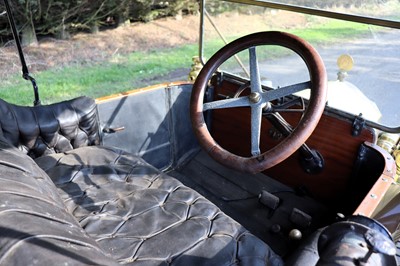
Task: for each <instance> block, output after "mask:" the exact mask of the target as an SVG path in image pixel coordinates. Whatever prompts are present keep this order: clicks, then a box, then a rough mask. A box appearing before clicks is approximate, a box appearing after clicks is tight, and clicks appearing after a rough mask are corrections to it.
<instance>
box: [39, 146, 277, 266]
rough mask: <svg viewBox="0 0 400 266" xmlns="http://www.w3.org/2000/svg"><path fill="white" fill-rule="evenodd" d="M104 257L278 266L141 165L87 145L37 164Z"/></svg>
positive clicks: (221, 217) (230, 225)
mask: <svg viewBox="0 0 400 266" xmlns="http://www.w3.org/2000/svg"><path fill="white" fill-rule="evenodd" d="M36 163H37V164H38V165H39V166H40V167H41V168H42V169H43V170H45V171H46V173H47V174H48V175H49V176H50V178H51V179H52V180H53V182H54V183H55V184H56V186H57V188H58V190H59V193H60V195H61V197H62V199H63V201H64V203H65V205H66V206H67V208H68V210H69V212H70V213H72V214H73V215H74V216H75V217H76V219H78V221H79V223H80V224H81V226H82V227H83V228H84V229H85V231H86V232H87V233H88V234H89V235H90V236H91V237H92V238H94V239H95V240H96V241H97V243H98V244H99V245H100V247H101V248H102V249H103V250H104V251H105V252H106V254H107V255H109V256H112V257H113V258H114V259H116V260H117V261H118V262H119V263H123V264H134V265H252V266H254V265H280V264H281V259H280V258H279V257H278V256H276V255H275V253H274V252H273V251H272V250H271V249H270V248H269V247H268V246H267V245H266V244H265V243H264V242H262V241H261V240H259V239H258V238H257V237H255V236H254V235H252V234H250V233H249V232H248V231H247V230H245V229H244V228H243V227H242V226H241V225H240V224H238V223H237V222H235V221H234V220H233V219H231V218H230V217H228V216H227V215H225V214H224V213H222V212H221V211H220V210H219V209H218V208H217V207H216V206H215V205H214V204H212V203H211V202H209V201H208V200H207V199H205V198H204V197H202V196H201V195H200V194H198V193H197V192H195V191H194V190H192V189H190V188H188V187H185V186H184V185H183V184H182V183H180V182H179V181H177V180H176V179H174V178H172V177H170V176H168V175H166V174H164V173H162V172H160V171H159V170H157V169H156V168H154V167H152V166H150V165H149V164H147V163H146V162H145V161H143V160H142V159H140V158H138V157H136V156H133V155H131V154H128V153H125V152H123V151H121V150H117V149H113V148H106V147H99V146H88V147H82V148H78V149H75V150H71V151H67V152H65V153H61V154H51V155H48V156H44V157H40V158H37V159H36Z"/></svg>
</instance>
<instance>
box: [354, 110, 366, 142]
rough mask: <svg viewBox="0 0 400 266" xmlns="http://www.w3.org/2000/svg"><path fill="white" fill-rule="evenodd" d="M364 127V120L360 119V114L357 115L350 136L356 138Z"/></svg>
mask: <svg viewBox="0 0 400 266" xmlns="http://www.w3.org/2000/svg"><path fill="white" fill-rule="evenodd" d="M364 126H365V120H364V118H363V117H362V114H359V115H358V116H357V117H356V118H355V119H354V121H353V129H352V132H351V135H352V136H353V137H358V136H360V134H361V131H362V129H363V128H364Z"/></svg>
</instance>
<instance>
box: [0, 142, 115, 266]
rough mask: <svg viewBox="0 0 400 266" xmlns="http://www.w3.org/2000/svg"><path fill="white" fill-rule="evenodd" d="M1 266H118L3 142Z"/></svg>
mask: <svg viewBox="0 0 400 266" xmlns="http://www.w3.org/2000/svg"><path fill="white" fill-rule="evenodd" d="M0 265H116V262H115V260H112V259H111V258H109V257H107V256H106V255H105V254H104V252H103V250H102V249H101V248H100V247H99V245H98V243H96V241H94V239H92V238H91V237H89V236H88V235H87V234H86V233H85V232H84V230H83V229H82V227H81V226H80V224H79V223H78V222H77V221H76V219H75V218H74V217H73V216H72V215H71V214H70V213H68V212H67V211H66V209H65V206H64V204H63V201H62V199H61V198H60V196H59V195H58V193H57V189H56V187H55V186H54V184H53V182H52V181H51V180H50V178H49V177H48V176H47V175H46V174H45V173H44V172H43V170H42V169H40V168H39V167H38V166H37V165H36V164H35V162H34V161H33V160H32V159H31V158H30V157H28V156H27V155H26V154H23V153H21V152H20V151H19V150H18V149H17V148H14V147H12V146H11V145H9V143H7V141H6V140H5V139H4V138H2V137H1V136H0Z"/></svg>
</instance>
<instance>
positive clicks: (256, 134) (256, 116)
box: [251, 105, 262, 156]
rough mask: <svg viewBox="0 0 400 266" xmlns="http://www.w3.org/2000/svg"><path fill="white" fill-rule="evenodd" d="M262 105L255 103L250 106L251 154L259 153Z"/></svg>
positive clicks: (256, 154)
mask: <svg viewBox="0 0 400 266" xmlns="http://www.w3.org/2000/svg"><path fill="white" fill-rule="evenodd" d="M261 120H262V106H261V105H257V106H254V107H252V108H251V154H252V155H253V156H258V155H260V153H261V152H260V136H261Z"/></svg>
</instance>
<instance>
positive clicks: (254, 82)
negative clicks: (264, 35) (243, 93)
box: [249, 46, 262, 94]
mask: <svg viewBox="0 0 400 266" xmlns="http://www.w3.org/2000/svg"><path fill="white" fill-rule="evenodd" d="M249 58H250V89H251V93H260V94H261V93H262V88H261V78H260V69H259V67H258V60H257V52H256V47H254V46H253V47H250V48H249Z"/></svg>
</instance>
